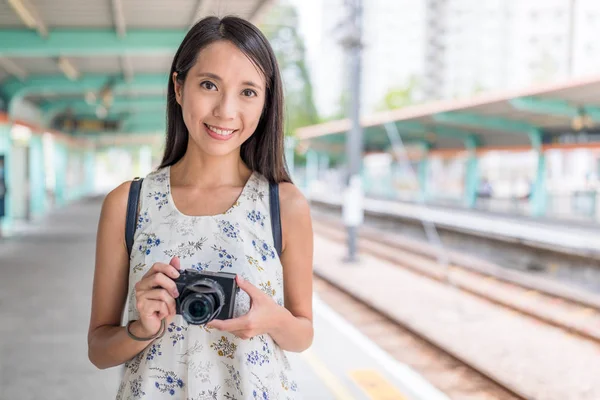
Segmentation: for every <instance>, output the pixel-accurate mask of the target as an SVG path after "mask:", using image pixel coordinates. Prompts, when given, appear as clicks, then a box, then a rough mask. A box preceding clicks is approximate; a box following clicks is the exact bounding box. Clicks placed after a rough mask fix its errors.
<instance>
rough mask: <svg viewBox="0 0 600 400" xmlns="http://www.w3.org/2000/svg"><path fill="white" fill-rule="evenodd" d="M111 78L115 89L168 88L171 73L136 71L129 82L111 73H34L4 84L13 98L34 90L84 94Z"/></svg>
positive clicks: (5, 89) (5, 91) (37, 91)
mask: <svg viewBox="0 0 600 400" xmlns="http://www.w3.org/2000/svg"><path fill="white" fill-rule="evenodd" d="M110 79H115V80H116V81H115V85H114V88H113V89H114V91H115V92H119V91H123V90H136V91H144V90H157V89H163V88H164V89H165V90H166V88H167V84H168V74H137V75H135V76H134V77H133V79H132V80H131V81H130V82H127V81H125V79H124V78H123V77H122V76H117V77H115V76H114V75H110V74H89V75H84V76H82V77H81V78H80V79H78V80H76V81H72V80H70V79H69V78H67V77H66V76H64V75H31V76H29V77H28V78H27V79H26V80H25V81H20V80H18V79H17V78H10V79H8V80H7V81H6V82H5V83H4V84H3V85H2V91H3V92H4V94H5V95H7V96H8V97H9V98H10V99H12V98H14V97H17V96H27V95H29V94H34V93H40V94H43V93H72V92H75V93H83V92H85V91H88V90H100V89H101V88H102V87H103V86H104V85H106V83H107V82H108V81H109V80H110Z"/></svg>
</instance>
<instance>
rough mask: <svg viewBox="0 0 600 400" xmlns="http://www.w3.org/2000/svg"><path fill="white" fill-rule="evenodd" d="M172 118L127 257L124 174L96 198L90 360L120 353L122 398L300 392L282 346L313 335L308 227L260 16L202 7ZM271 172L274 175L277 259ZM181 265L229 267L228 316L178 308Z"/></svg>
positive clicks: (177, 76)
mask: <svg viewBox="0 0 600 400" xmlns="http://www.w3.org/2000/svg"><path fill="white" fill-rule="evenodd" d="M167 121H168V124H167V125H168V128H167V140H166V149H165V153H164V157H163V161H162V163H161V165H160V167H159V168H158V170H156V171H154V172H152V173H150V174H149V175H148V176H147V177H146V178H145V179H144V181H143V183H142V188H141V193H140V206H139V219H138V220H137V222H138V223H137V229H136V233H135V236H134V244H133V251H132V254H131V257H129V256H128V252H127V248H126V244H125V239H124V238H125V228H124V227H125V218H126V208H127V199H128V194H129V188H130V183H131V182H126V183H123V184H122V185H121V186H119V187H117V188H116V189H114V190H113V191H112V192H111V193H110V194H108V196H107V197H106V199H105V201H104V204H103V206H102V212H101V216H100V222H99V227H98V239H97V252H96V270H95V275H94V288H93V299H92V314H91V321H90V327H89V334H88V349H89V358H90V360H91V361H92V363H93V364H94V365H96V366H97V367H98V368H109V367H113V366H117V365H120V364H123V363H125V369H124V375H123V379H122V382H121V386H120V388H119V393H118V395H117V398H118V399H138V398H140V399H163V398H164V399H182V400H187V399H194V400H196V399H255V398H257V399H258V398H260V399H273V398H277V399H296V398H298V388H297V385H296V383H295V380H294V377H293V373H292V371H291V370H290V366H289V364H288V362H287V359H286V356H285V354H284V351H292V352H300V351H303V350H305V349H307V348H308V347H309V346H310V345H311V343H312V338H313V326H312V300H311V299H312V252H313V242H312V240H313V238H312V226H311V219H310V210H309V206H308V203H307V201H306V199H305V198H304V197H303V196H302V194H301V192H300V191H299V190H298V189H297V188H296V187H295V186H294V185H293V184H292V183H291V180H290V177H289V176H288V173H287V172H286V168H285V161H284V156H283V95H282V84H281V78H280V73H279V70H278V65H277V61H276V59H275V56H274V54H273V50H272V49H271V47H270V45H269V43H268V42H267V40H266V39H265V37H264V36H263V35H262V34H261V32H260V31H259V30H258V29H257V28H256V27H255V26H253V25H252V24H250V23H249V22H247V21H245V20H242V19H239V18H235V17H226V18H223V19H218V18H216V17H209V18H206V19H203V20H202V21H200V22H198V23H197V24H196V25H195V26H194V27H193V28H192V29H191V30H190V31H189V32H188V34H187V35H186V37H185V38H184V40H183V42H182V43H181V45H180V47H179V49H178V50H177V53H176V54H175V58H174V59H173V64H172V66H171V71H170V80H169V86H168V109H167ZM269 182H272V183H277V184H279V197H280V216H281V217H280V218H281V227H282V246H281V247H282V252H281V256H279V255H278V254H277V252H276V251H275V248H274V246H275V245H274V240H273V233H272V230H271V219H270V218H271V216H270V213H269V210H270V208H269ZM185 269H195V270H199V271H217V272H231V273H235V274H237V277H236V280H237V284H238V286H239V287H240V289H241V290H240V291H239V293H238V296H237V299H236V302H235V311H234V316H233V318H232V319H224V320H218V319H214V320H212V321H211V322H210V323H208V324H206V325H194V324H188V323H186V321H185V320H184V319H183V317H182V316H181V315H179V314H176V311H175V309H176V307H175V304H176V302H175V299H176V298H177V297H178V296H179V293H178V292H177V288H176V285H175V282H174V279H176V278H177V277H178V276H179V274H180V271H182V270H185ZM126 303H128V304H129V307H128V321H129V324H128V325H127V327H123V326H121V319H122V315H123V312H124V310H125V305H126ZM162 324H164V325H162Z"/></svg>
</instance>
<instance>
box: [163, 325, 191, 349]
mask: <svg viewBox="0 0 600 400" xmlns="http://www.w3.org/2000/svg"><path fill="white" fill-rule="evenodd" d="M187 330H188V327H187V326H186V325H175V323H174V322H171V323H170V324H169V327H168V328H167V331H168V332H169V333H170V335H169V338H171V339H172V340H173V346H175V345H176V344H177V342H179V341H180V340H183V339H185V333H186V332H187Z"/></svg>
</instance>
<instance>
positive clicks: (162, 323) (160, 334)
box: [125, 318, 166, 342]
mask: <svg viewBox="0 0 600 400" xmlns="http://www.w3.org/2000/svg"><path fill="white" fill-rule="evenodd" d="M135 321H136V320H133V321H129V322H128V323H127V326H126V327H125V330H126V331H127V335H128V336H129V337H130V338H132V339H133V340H137V341H138V342H147V341H149V340H154V339H160V338H161V337H163V335H164V334H165V329H166V326H165V319H164V318H163V319H162V320H161V321H160V329H159V330H158V332H156V334H155V335H154V336H151V337H148V338H142V337H139V336H135V335H134V334H133V333H131V331H130V330H129V327H130V325H131V324H132V323H133V322H135Z"/></svg>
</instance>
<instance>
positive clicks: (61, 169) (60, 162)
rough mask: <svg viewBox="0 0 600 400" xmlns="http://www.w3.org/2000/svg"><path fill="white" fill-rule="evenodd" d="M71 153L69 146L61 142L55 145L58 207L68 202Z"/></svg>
mask: <svg viewBox="0 0 600 400" xmlns="http://www.w3.org/2000/svg"><path fill="white" fill-rule="evenodd" d="M68 157H69V152H68V148H67V145H66V144H65V143H61V142H55V143H54V168H55V173H56V187H55V195H56V205H57V206H59V207H60V206H63V205H65V203H66V202H67V195H68V194H67V163H68Z"/></svg>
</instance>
